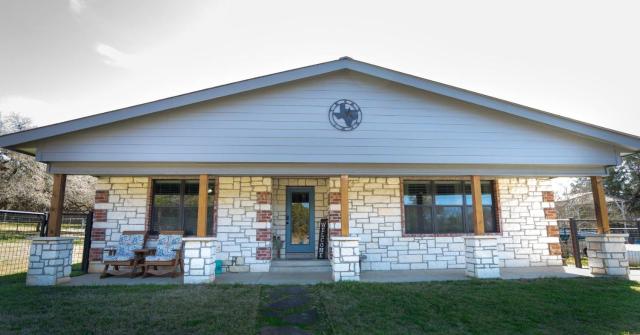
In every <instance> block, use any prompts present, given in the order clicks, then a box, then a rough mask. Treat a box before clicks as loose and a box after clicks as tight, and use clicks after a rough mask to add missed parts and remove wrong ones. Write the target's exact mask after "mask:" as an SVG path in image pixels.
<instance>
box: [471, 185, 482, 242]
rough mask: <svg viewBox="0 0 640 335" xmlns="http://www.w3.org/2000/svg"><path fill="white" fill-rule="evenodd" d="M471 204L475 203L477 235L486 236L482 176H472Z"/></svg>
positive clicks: (474, 227)
mask: <svg viewBox="0 0 640 335" xmlns="http://www.w3.org/2000/svg"><path fill="white" fill-rule="evenodd" d="M471 202H472V203H473V230H474V232H475V234H476V235H484V212H483V211H482V189H481V187H480V176H471Z"/></svg>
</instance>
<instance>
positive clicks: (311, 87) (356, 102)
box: [0, 57, 640, 283]
mask: <svg viewBox="0 0 640 335" xmlns="http://www.w3.org/2000/svg"><path fill="white" fill-rule="evenodd" d="M0 146H1V147H5V148H8V149H11V150H15V151H18V152H22V153H26V154H30V155H34V156H35V158H36V159H37V160H38V161H40V162H43V163H46V164H47V165H48V171H49V173H52V174H54V195H53V198H52V207H51V218H50V223H49V225H50V230H49V235H50V237H48V238H44V239H43V240H41V241H38V243H43V244H45V245H48V247H43V248H32V259H35V260H39V258H38V257H41V256H42V255H38V254H37V253H38V252H41V250H51V249H53V250H56V249H60V250H64V249H65V248H66V247H64V246H61V247H56V245H59V244H62V243H69V242H68V241H65V240H64V238H59V237H57V236H59V225H60V211H61V204H62V200H63V197H64V184H65V178H66V175H68V174H85V175H93V176H97V177H98V178H99V180H98V185H97V190H96V204H95V219H94V225H93V232H92V235H93V242H92V245H91V258H92V264H93V268H94V269H95V268H97V267H99V266H100V264H101V259H102V257H103V249H104V248H105V247H107V246H113V245H115V244H116V243H117V241H118V238H119V236H120V235H121V233H122V232H123V231H130V230H145V231H147V232H149V233H150V234H151V236H153V235H155V234H157V232H158V231H160V230H163V229H183V230H185V231H186V234H187V235H188V237H187V238H185V256H184V257H185V274H184V280H185V282H187V283H191V282H209V281H212V280H214V279H215V274H214V273H213V261H212V260H213V259H219V260H222V261H223V262H224V263H225V264H226V265H227V266H229V267H230V269H232V270H233V271H250V272H266V271H270V269H271V266H272V264H274V263H275V262H274V257H276V255H277V254H278V253H279V254H280V256H281V257H282V258H283V259H285V260H291V259H305V258H316V256H317V255H318V249H319V247H320V249H324V248H325V247H326V246H325V241H324V240H323V242H322V243H320V246H319V245H318V241H319V240H322V239H323V236H324V233H325V231H326V232H327V235H329V237H328V238H329V241H328V244H329V245H328V246H329V247H330V248H329V249H330V250H329V251H330V252H329V253H330V257H331V269H332V271H333V276H334V278H335V280H358V279H359V273H360V271H361V270H362V271H391V270H421V271H428V270H431V269H464V271H466V273H467V274H468V275H469V276H473V277H480V278H492V277H497V276H499V272H500V269H501V268H505V267H507V268H508V267H550V266H560V265H562V260H561V256H560V246H559V240H558V229H557V222H556V216H557V215H556V211H555V209H554V202H553V200H554V197H553V193H552V188H551V185H550V181H549V178H551V177H558V176H589V177H591V178H592V181H593V191H594V195H595V196H594V204H595V207H596V210H597V218H598V229H599V232H600V233H601V234H600V235H597V236H594V237H593V240H592V241H591V242H590V243H591V244H590V245H591V248H592V249H593V252H591V253H590V257H591V259H590V266H591V270H592V272H594V273H602V274H610V275H626V274H627V271H628V264H627V263H626V261H625V259H624V257H626V256H624V252H619V251H618V250H619V247H620V245H621V244H622V243H624V239H623V238H622V237H620V236H619V235H615V234H608V232H609V228H608V216H607V211H606V205H605V203H604V194H603V189H602V180H601V177H602V176H605V175H606V168H607V167H608V166H612V165H616V164H618V163H620V161H621V158H620V157H621V155H623V154H626V153H632V152H637V151H639V150H640V138H638V137H636V136H632V135H628V134H624V133H621V132H617V131H613V130H609V129H605V128H602V127H599V126H595V125H590V124H586V123H583V122H580V121H576V120H572V119H568V118H565V117H561V116H557V115H553V114H550V113H546V112H542V111H539V110H535V109H532V108H528V107H525V106H521V105H517V104H514V103H511V102H507V101H503V100H499V99H496V98H492V97H488V96H485V95H482V94H478V93H474V92H471V91H467V90H463V89H460V88H456V87H452V86H448V85H444V84H441V83H437V82H433V81H430V80H427V79H423V78H418V77H415V76H411V75H408V74H404V73H400V72H396V71H393V70H390V69H386V68H382V67H378V66H375V65H371V64H368V63H364V62H360V61H356V60H353V59H351V58H348V57H343V58H340V59H338V60H335V61H330V62H327V63H321V64H317V65H312V66H308V67H303V68H299V69H294V70H290V71H285V72H280V73H275V74H272V75H267V76H263V77H258V78H254V79H249V80H245V81H240V82H236V83H231V84H227V85H222V86H218V87H213V88H209V89H205V90H201V91H197V92H192V93H188V94H184V95H179V96H175V97H171V98H167V99H163V100H158V101H154V102H150V103H145V104H141V105H137V106H133V107H128V108H124V109H120V110H116V111H112V112H108V113H103V114H97V115H93V116H89V117H84V118H80V119H76V120H72V121H68V122H63V123H59V124H54V125H50V126H46V127H41V128H36V129H32V130H27V131H23V132H19V133H15V134H9V135H5V136H2V137H0ZM325 220H326V222H327V226H324V222H325ZM321 228H322V229H321ZM325 228H326V229H325ZM278 241H279V242H282V243H276V242H278ZM34 243H35V242H34ZM280 244H281V245H282V247H281V250H275V248H274V246H275V245H280ZM66 245H67V246H68V245H69V244H66ZM622 247H623V248H624V246H622ZM596 249H598V251H597V252H596V251H595V250H596ZM622 250H624V249H622ZM59 257H62V258H63V260H62V261H59V262H44V264H45V265H44V267H49V266H51V267H55V266H57V265H56V264H58V263H64V264H65V266H67V265H66V264H67V263H68V261H65V260H64V257H66V256H65V254H64V253H62V252H61V253H60V255H59ZM33 263H34V262H31V263H30V266H31V267H35V265H34V264H33ZM39 264H42V262H40V263H39ZM38 271H39V270H38V269H34V271H33V276H35V275H42V276H44V275H46V273H45V274H42V273H43V272H38ZM45 272H46V271H45ZM67 272H68V271H67V268H66V267H64V268H55V269H53V270H50V271H49V272H48V273H50V274H51V273H55V275H50V277H48V279H46V280H44V282H47V280H48V282H49V283H56V282H60V281H63V280H65V278H66V277H65V276H66V275H67ZM30 273H31V272H30ZM37 282H38V280H35V281H34V282H33V283H37Z"/></svg>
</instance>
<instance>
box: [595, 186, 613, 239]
mask: <svg viewBox="0 0 640 335" xmlns="http://www.w3.org/2000/svg"><path fill="white" fill-rule="evenodd" d="M591 191H592V192H593V203H594V207H595V209H596V224H597V226H598V234H606V233H609V211H608V210H607V201H606V200H605V196H604V187H603V186H602V177H591Z"/></svg>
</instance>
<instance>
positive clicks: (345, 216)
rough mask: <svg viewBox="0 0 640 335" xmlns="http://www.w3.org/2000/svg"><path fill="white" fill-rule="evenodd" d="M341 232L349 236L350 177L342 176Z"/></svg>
mask: <svg viewBox="0 0 640 335" xmlns="http://www.w3.org/2000/svg"><path fill="white" fill-rule="evenodd" d="M340 230H341V231H342V236H349V176H348V175H346V174H345V175H342V176H340Z"/></svg>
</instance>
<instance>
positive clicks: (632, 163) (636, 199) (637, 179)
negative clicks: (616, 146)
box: [604, 153, 640, 218]
mask: <svg viewBox="0 0 640 335" xmlns="http://www.w3.org/2000/svg"><path fill="white" fill-rule="evenodd" d="M604 186H605V192H606V193H607V195H610V196H612V197H615V198H618V199H622V201H623V204H622V209H623V211H624V212H625V213H627V214H629V215H631V216H633V217H636V218H637V217H639V216H640V154H637V153H636V154H632V155H628V156H625V157H624V158H623V159H622V164H620V165H618V166H616V167H613V168H611V169H609V175H608V176H607V177H606V178H605V179H604Z"/></svg>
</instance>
